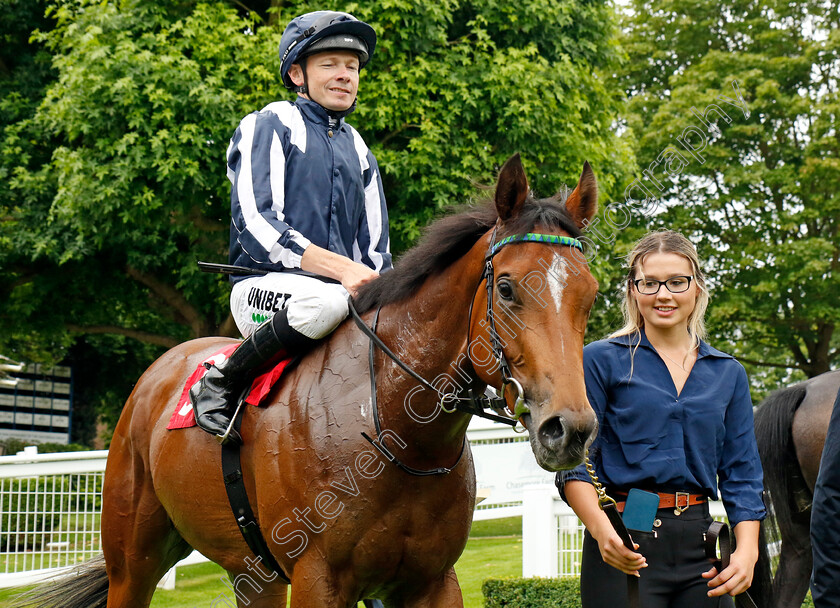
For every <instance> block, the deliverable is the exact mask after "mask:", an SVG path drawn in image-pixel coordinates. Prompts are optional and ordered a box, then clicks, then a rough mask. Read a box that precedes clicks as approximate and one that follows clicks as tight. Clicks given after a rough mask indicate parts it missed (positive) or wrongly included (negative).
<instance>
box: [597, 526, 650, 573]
mask: <svg viewBox="0 0 840 608" xmlns="http://www.w3.org/2000/svg"><path fill="white" fill-rule="evenodd" d="M596 540H597V541H598V548H599V549H600V550H601V558H602V559H603V560H604V562H605V563H607V564H609V565H610V566H612V567H613V568H616V569H618V570H621V571H622V572H623V573H624V574H632V575H633V576H639V570H640V569H642V568H647V560H646V559H645V556H644V555H642V554H641V553H636V552H635V551H631V550H630V549H628V548H627V547H625V546H624V543H623V542H622V541H621V537H620V536H619V535H618V534H617V533H616V531H615V530H613V529H612V526H610V527H609V528H608V529H606V530H605V531H604V533H603V534H602V535H600V538H596ZM633 546H634V548H636V549H638V548H639V545H638V544H636V543H633Z"/></svg>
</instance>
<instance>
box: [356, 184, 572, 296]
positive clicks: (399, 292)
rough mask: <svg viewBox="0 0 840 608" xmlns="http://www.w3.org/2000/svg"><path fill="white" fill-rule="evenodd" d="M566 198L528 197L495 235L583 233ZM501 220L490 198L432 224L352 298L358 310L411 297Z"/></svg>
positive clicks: (498, 236) (565, 191)
mask: <svg viewBox="0 0 840 608" xmlns="http://www.w3.org/2000/svg"><path fill="white" fill-rule="evenodd" d="M567 196H568V190H565V189H564V190H562V191H561V192H559V193H558V194H556V195H555V196H553V197H552V198H547V199H539V200H537V199H534V198H533V197H532V196H530V195H529V196H528V199H527V200H526V201H525V203H524V205H523V208H522V210H521V211H520V212H519V214H518V215H517V217H515V218H513V219H512V220H510V221H508V222H506V224H505V225H504V227H503V229H501V230H500V231H499V234H498V235H496V236H497V240H498V239H501V238H504V237H506V236H509V235H511V234H522V233H525V232H532V231H533V230H534V227H535V226H542V227H544V228H546V229H549V230H552V229H553V230H564V231H566V232H567V233H569V235H571V236H573V237H578V236H580V234H581V232H580V229H579V228H578V227H577V225H576V224H575V222H574V221H573V220H572V218H571V217H570V216H569V214H568V212H567V211H566V207H565V200H566V197H567ZM498 219H499V215H498V212H497V211H496V206H495V203H494V202H493V200H492V199H488V200H485V201H483V202H480V203H478V204H475V205H467V206H465V207H462V210H460V211H458V212H456V213H454V214H453V215H447V216H445V217H443V218H440V219H438V220H436V221H434V222H432V224H430V225H429V226H428V227H427V228H426V229H425V230H424V234H423V236H422V238H421V239H420V242H419V243H418V244H417V245H416V246H414V247H412V248H411V249H409V250H408V251H406V252H405V254H403V255H402V256H401V257H400V259H399V260H398V263H397V264H396V265H395V266H394V269H393V270H391V271H389V272H386V273H384V274H383V275H382V276H381V277H380V278H378V279H376V280H375V281H372V282H370V283H368V284H366V285H364V286H363V287H362V288H361V289H359V293H358V295H357V296H356V297H355V298H353V305H354V306H355V307H356V310H358V311H359V312H360V313H362V312H365V311H368V310H371V309H373V308H376V307H378V306H384V305H386V304H392V303H394V302H399V301H401V300H405V299H407V298H409V297H410V296H412V295H413V294H414V293H415V292H416V291H417V290H418V289H419V288H420V286H421V285H422V284H423V282H424V281H425V280H426V279H427V278H429V277H430V276H432V275H435V274H437V273H439V272H442V271H443V270H445V269H446V268H448V267H449V266H450V265H451V264H452V263H453V262H455V260H458V259H459V258H461V257H463V256H464V255H466V253H467V252H468V251H469V250H470V249H471V248H472V247H473V245H475V243H476V242H477V241H478V240H479V239H480V238H481V237H482V236H483V235H484V233H486V232H487V231H488V230H490V228H492V227H493V225H494V224H495V223H496V221H497V220H498Z"/></svg>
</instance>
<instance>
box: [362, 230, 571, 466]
mask: <svg viewBox="0 0 840 608" xmlns="http://www.w3.org/2000/svg"><path fill="white" fill-rule="evenodd" d="M495 237H496V228H494V229H493V235H492V236H491V238H490V243H491V245H490V248H489V249H488V251H487V253H486V255H485V256H484V270H483V272H482V274H481V278H480V279H479V281H478V284H477V285H476V288H475V291H474V292H473V297H472V299H471V300H470V309H469V315H468V317H467V342H468V343H469V338H470V327H471V326H472V309H473V303H474V301H475V294H477V293H478V290H479V288H480V287H481V283H482V282H483V281H486V287H487V309H486V313H485V316H486V319H487V325H488V330H489V333H490V342H491V344H490V346H491V350H492V354H493V357H494V358H495V359H496V361H497V362H498V364H499V371H500V373H501V376H502V388H501V395H500V396H498V397H491V396H489V395H488V394H487V393H486V392H485V394H483V395H476V391H475V389H474V388H473V387H470V389H469V393H470V394H469V396H467V397H464V396H461V395H459V394H458V393H443V394H441V397H440V401H439V402H438V406H439V407H440V408H441V409H442V410H443V411H444V412H446V413H453V412H455V411H461V412H464V413H467V414H471V415H474V416H479V417H482V418H486V419H488V420H492V421H493V422H500V423H502V424H508V425H510V426H512V427H514V428H515V427H516V425H517V423H518V422H519V419H520V418H521V417H522V416H524V415H525V414H528V413H530V410H529V409H528V406H527V405H526V404H525V392H524V389H523V388H522V384H521V383H520V382H519V381H518V380H516V379H515V378H514V377H513V375H512V374H511V371H510V366H509V365H508V362H507V358H506V357H505V354H504V350H503V348H502V340H501V338H500V336H499V334H498V332H497V330H496V320H495V314H494V311H493V289H494V275H495V273H494V268H493V258H494V257H495V256H496V254H497V253H499V251H500V250H501V249H502V248H503V247H504V246H506V245H509V244H511V243H521V242H537V243H546V244H551V245H563V246H568V247H574V248H576V249H579V250H580V251H583V245H582V244H581V242H580V241H579V240H578V239H576V238H572V237H567V236H557V235H550V234H538V233H531V232H529V233H526V234H519V235H512V236H509V237H506V238H504V239H502V240H500V241H498V242H496V243H494V241H495ZM349 308H350V314H351V316H352V317H353V320H354V321H355V323H356V325H357V326H358V327H359V329H360V330H361V331H362V333H364V334H365V335H366V336H367V337H368V339H369V352H368V367H369V370H370V385H371V386H370V392H371V406H372V410H373V419H374V426H375V428H376V438H375V439H374V438H372V437H370V436H369V435H368V434H367V433H364V432H363V433H362V436H363V437H364V438H365V439H366V440H367V441H368V442H370V443H371V445H373V446H374V447H375V448H376V449H377V450H378V451H379V452H380V453H381V454H382V455H383V456H385V458H387V459H388V460H389V461H390V462H392V463H393V464H394V465H396V466H397V467H399V468H400V469H402V470H403V471H405V472H406V473H409V474H411V475H416V476H427V475H445V474H447V473H450V472H451V471H452V470H453V469H454V468H455V467H456V466H457V465H458V463H459V462H460V461H461V457H462V456H463V455H464V451H465V449H466V441H467V440H466V437H465V438H464V442H463V444H462V445H461V452H460V454H459V455H458V458H457V460H456V461H455V463H454V464H452V465H451V466H449V467H438V468H434V469H415V468H413V467H410V466H408V465H406V464H404V463H403V462H401V461H400V460H399V459H398V458H397V457H396V456H395V455H394V454H393V453H392V452H391V451H390V450H388V448H386V447H385V446H384V445H383V443H382V440H383V438H384V436H383V433H382V426H381V422H380V420H379V406H378V404H377V397H376V368H375V365H374V352H375V349H376V348H378V349H379V350H381V351H382V352H383V353H385V354H386V355H387V356H388V357H389V358H390V359H391V360H393V361H394V363H396V364H397V365H398V366H399V367H400V368H401V369H402V370H403V371H404V372H406V373H407V374H408V375H409V376H411V377H412V378H414V379H415V380H417V382H418V383H419V384H420V385H421V386H422V387H424V388H427V389H430V390H433V391H435V392H436V393H440V391H439V390H438V389H436V388H435V387H434V386H433V385H432V384H431V383H430V382H429V381H428V380H426V379H425V378H423V377H422V376H421V375H420V374H418V373H417V372H415V371H414V370H413V369H411V368H410V367H409V366H408V365H406V363H405V362H404V361H402V360H401V359H400V358H399V357H398V356H397V355H396V354H394V352H393V351H391V349H389V348H388V346H387V345H386V344H385V343H384V342H383V341H382V339H381V338H379V336H378V335H376V327H377V324H378V321H379V312H380V310H381V308H378V309H377V310H376V313H375V314H374V318H373V326H372V327H369V326H368V325H367V324H366V323H365V322H364V321H363V320H362V318H361V317H360V316H359V313H358V311H357V310H356V308H355V306H354V305H353V300H352V298H351V300H350V302H349ZM468 354H469V349H468ZM509 386H513V387H514V388H515V389H516V397H515V399H514V406H513V408H512V409H511V408H510V407H509V406H508V404H507V400H506V399H505V395H506V393H507V387H509ZM448 404H454V405H451V406H450V407H447V405H448ZM486 409H495V410H496V411H503V410H505V409H506V410H507V411H509V412H510V413H511V414H512V417H508V416H499V415H495V414H490V413H489V412H486V411H485V410H486ZM523 430H524V429H523Z"/></svg>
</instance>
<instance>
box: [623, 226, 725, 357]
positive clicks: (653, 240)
mask: <svg viewBox="0 0 840 608" xmlns="http://www.w3.org/2000/svg"><path fill="white" fill-rule="evenodd" d="M652 253H675V254H677V255H680V256H682V257H684V258H685V259H687V260H688V261H689V262H690V263H691V271H692V274H693V275H694V279H693V280H694V282H695V283H696V285H697V290H698V291H697V301H696V303H695V305H694V310H693V311H691V315H689V317H688V333H689V334H690V335H691V344H692V348H697V347H698V346H699V345H700V340H701V339H703V338H705V337H706V321H705V317H706V308H707V307H708V305H709V290H708V289H707V288H706V277H705V275H704V274H703V270H702V269H701V268H700V260H699V259H698V258H697V249H695V247H694V245H693V244H692V243H691V241H689V240H688V239H687V238H685V237H684V236H683V235H681V234H680V233H679V232H674V231H673V230H660V231H657V232H649V233H648V234H646V235H645V236H643V237H642V238H641V239H640V240H639V241H638V242H637V243H636V245H635V246H634V247H633V250H632V251H631V252H630V255H628V256H627V266H628V272H627V281H626V282H625V283H626V284H625V288H624V298H623V301H622V305H621V310H622V312H623V313H624V327H622V328H621V329H619V330H618V331H616V332H614V333H612V334H611V335H610V336H609V337H610V338H615V337H617V336H629V335H633V334H636V335H637V336H638V340H639V341H641V332H642V327H644V319H643V318H642V313H641V312H640V311H639V305H638V304H637V303H636V299H635V298H634V297H633V289H634V287H633V279H635V278H637V277H636V272H637V271H638V269H639V266H640V265H641V264H643V263H644V261H645V258H647V256H649V255H650V254H652ZM637 345H638V341H637Z"/></svg>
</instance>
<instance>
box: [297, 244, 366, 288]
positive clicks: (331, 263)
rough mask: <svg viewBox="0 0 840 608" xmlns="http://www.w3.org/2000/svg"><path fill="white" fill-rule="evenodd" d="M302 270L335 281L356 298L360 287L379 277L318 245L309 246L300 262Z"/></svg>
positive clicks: (363, 266) (362, 265) (364, 267)
mask: <svg viewBox="0 0 840 608" xmlns="http://www.w3.org/2000/svg"><path fill="white" fill-rule="evenodd" d="M300 267H301V269H303V270H305V271H307V272H313V273H315V274H319V275H321V276H322V277H328V278H330V279H335V280H336V281H338V282H339V283H341V285H342V286H343V287H344V289H346V290H347V291H348V292H350V295H351V296H355V295H356V293H357V292H358V290H359V287H361V286H362V285H364V284H365V283H368V282H370V281H372V280H374V279H375V278H376V277H378V276H379V273H378V272H376V271H375V270H371V269H370V268H368V267H367V266H365V265H364V264H359V263H358V262H354V261H353V260H351V259H350V258H346V257H344V256H343V255H338V254H337V253H333V252H332V251H328V250H326V249H323V248H321V247H318V246H317V245H309V247H307V248H306V250H305V251H304V252H303V256H302V257H301V260H300Z"/></svg>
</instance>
